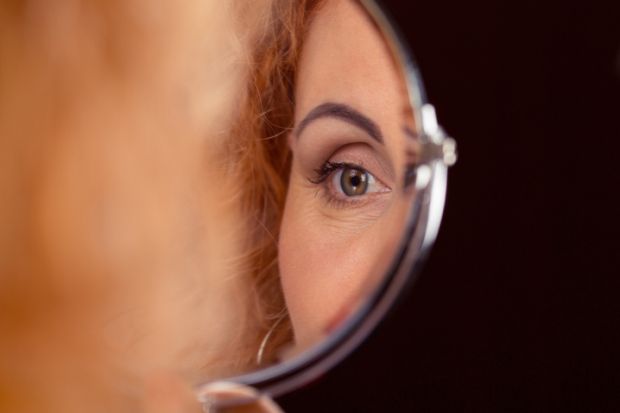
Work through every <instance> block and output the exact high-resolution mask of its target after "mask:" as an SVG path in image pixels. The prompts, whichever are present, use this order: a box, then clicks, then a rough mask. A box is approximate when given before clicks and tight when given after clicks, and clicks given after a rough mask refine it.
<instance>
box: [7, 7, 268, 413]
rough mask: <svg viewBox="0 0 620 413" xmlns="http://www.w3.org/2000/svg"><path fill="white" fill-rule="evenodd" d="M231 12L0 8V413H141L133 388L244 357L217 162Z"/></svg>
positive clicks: (236, 244)
mask: <svg viewBox="0 0 620 413" xmlns="http://www.w3.org/2000/svg"><path fill="white" fill-rule="evenodd" d="M240 3H241V2H240ZM243 3H244V4H243V5H241V4H236V3H235V2H222V1H216V0H203V1H182V2H165V1H163V0H161V1H160V0H156V1H151V0H148V1H147V0H130V1H126V0H112V1H110V0H105V1H104V0H99V1H96V0H93V1H88V2H84V1H79V0H59V1H55V2H48V1H44V0H31V1H27V0H22V1H19V0H13V1H11V0H3V1H2V2H1V3H0V199H1V200H2V202H1V203H0V228H2V231H0V337H1V339H0V411H3V412H16V411H18V412H22V411H23V412H31V411H32V412H34V411H63V412H84V411H89V412H98V411H101V412H104V411H105V412H110V411H114V412H123V411H132V412H134V411H141V409H143V402H142V398H143V397H142V396H143V391H144V389H143V382H144V380H145V379H146V378H147V377H149V376H151V375H156V374H158V373H159V372H166V373H172V374H178V375H179V376H180V377H182V378H183V379H184V380H186V381H187V382H194V381H195V380H197V379H198V378H208V377H210V376H215V375H221V374H226V375H228V374H231V373H234V372H236V371H237V370H239V369H240V368H241V367H242V366H243V365H245V364H246V363H247V362H248V361H247V360H245V359H243V358H242V357H239V356H238V355H239V354H248V355H249V354H252V355H253V354H254V352H253V350H251V349H254V348H255V347H254V346H255V338H254V337H255V336H256V332H254V331H252V329H251V328H240V327H239V326H246V325H252V323H250V322H249V320H250V317H253V316H252V315H251V314H253V313H254V312H253V310H252V308H251V307H252V302H253V301H252V299H249V298H251V297H252V294H253V293H252V291H251V289H250V288H248V285H249V284H250V283H249V282H248V280H247V277H248V271H247V269H245V268H243V266H242V262H243V259H241V257H242V255H241V254H240V253H241V246H242V244H243V242H242V240H241V238H240V234H241V229H242V226H243V224H242V220H241V219H240V216H239V211H238V209H236V208H235V206H236V205H237V204H236V199H235V197H236V196H237V193H238V191H237V190H236V189H237V188H235V185H236V180H235V176H234V175H232V176H231V174H230V173H227V169H226V168H227V166H226V164H225V162H221V159H223V157H222V154H223V153H224V152H225V145H223V143H224V142H225V141H226V137H227V136H228V134H229V133H230V132H231V128H230V125H231V123H232V121H233V116H234V110H235V107H236V105H237V104H238V100H239V99H241V98H242V95H243V90H242V89H243V86H244V83H245V81H246V76H247V73H246V72H247V70H248V69H247V64H245V62H247V61H248V60H249V59H248V51H247V47H246V45H247V44H248V43H249V41H250V40H251V38H252V36H254V35H255V34H254V31H255V29H256V27H258V26H259V23H260V20H261V19H262V16H264V15H265V13H266V12H265V10H264V9H265V3H267V2H266V1H258V2H254V1H252V2H243ZM240 28H243V31H241V30H240ZM254 301H256V300H254ZM233 327H234V328H233ZM223 355H228V356H229V357H223Z"/></svg>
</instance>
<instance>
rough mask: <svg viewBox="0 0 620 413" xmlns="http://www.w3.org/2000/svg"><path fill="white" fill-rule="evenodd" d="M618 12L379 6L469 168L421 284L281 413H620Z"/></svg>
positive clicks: (546, 5) (498, 4) (589, 5)
mask: <svg viewBox="0 0 620 413" xmlns="http://www.w3.org/2000/svg"><path fill="white" fill-rule="evenodd" d="M614 3H618V2H582V1H574V0H566V1H557V2H540V1H532V0H520V1H512V0H510V1H501V0H497V1H477V0H474V1H453V2H447V1H442V0H428V1H424V2H422V1H414V2H405V1H384V2H383V4H385V5H386V6H387V10H388V13H389V14H390V15H392V17H394V20H395V21H396V22H397V25H398V26H399V27H400V29H401V31H402V32H403V34H404V35H405V38H406V40H407V42H408V43H409V45H410V46H411V48H412V50H413V53H414V55H415V57H416V60H417V62H418V65H419V67H420V69H421V73H422V77H423V79H424V83H425V86H426V90H427V94H428V98H429V100H430V102H431V103H433V104H434V105H435V107H436V109H437V114H438V117H439V120H440V123H441V124H442V125H443V126H444V128H445V129H446V130H447V131H448V132H449V133H450V134H451V135H452V136H454V137H455V138H456V139H457V141H458V145H459V156H460V158H459V161H458V163H457V165H456V166H455V167H453V168H452V169H451V171H450V176H449V191H448V198H447V205H446V211H445V215H444V221H443V223H442V229H441V231H440V233H439V237H438V240H437V242H436V244H435V247H434V249H433V251H432V253H431V255H430V258H429V260H428V262H427V264H426V266H425V268H424V270H423V273H422V275H421V277H420V279H419V281H418V282H417V284H416V285H415V288H414V289H413V290H412V291H411V293H410V294H409V296H408V297H407V299H406V300H405V302H404V303H402V304H401V305H400V306H399V307H398V308H397V309H396V310H395V311H394V312H393V313H392V314H391V315H390V317H389V318H388V319H387V320H385V322H384V323H383V324H382V325H381V326H380V327H379V329H378V330H377V331H375V332H374V333H373V335H372V336H371V338H370V339H369V340H368V341H367V342H366V343H365V344H363V345H362V347H360V348H359V349H358V350H357V351H356V352H355V353H354V354H353V355H351V356H350V357H349V358H348V359H347V360H345V361H344V362H343V363H342V364H341V365H339V366H338V367H337V368H336V369H334V370H333V371H332V372H330V373H329V374H328V375H327V376H326V377H324V378H323V379H321V380H319V381H318V382H316V383H313V384H311V385H309V386H306V387H305V388H303V389H300V390H299V391H297V392H295V393H293V394H290V395H287V396H285V397H282V398H280V399H279V400H278V402H279V403H280V404H281V405H282V407H283V408H284V409H285V411H287V412H292V413H295V412H311V411H312V412H331V411H334V412H338V411H344V412H348V411H353V412H357V411H370V412H401V411H402V412H405V411H413V412H548V411H564V412H566V411H569V412H573V411H574V412H602V411H616V412H620V362H619V358H620V317H619V316H620V312H619V308H620V306H619V305H618V302H619V301H620V269H619V267H618V261H619V260H618V256H619V255H620V241H619V238H620V230H619V225H618V222H619V219H618V213H619V212H620V208H619V207H618V204H617V202H616V201H615V198H617V197H618V196H619V194H620V179H619V178H618V177H619V174H618V173H617V170H618V168H620V154H619V152H617V147H618V146H619V145H617V144H616V143H617V141H618V140H619V139H620V126H619V124H620V13H619V12H618V6H617V5H615V4H614ZM352 47H353V46H352Z"/></svg>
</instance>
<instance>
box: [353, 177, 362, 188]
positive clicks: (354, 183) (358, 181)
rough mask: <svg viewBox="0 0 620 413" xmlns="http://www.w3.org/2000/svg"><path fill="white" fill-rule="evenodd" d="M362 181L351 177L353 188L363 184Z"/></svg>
mask: <svg viewBox="0 0 620 413" xmlns="http://www.w3.org/2000/svg"><path fill="white" fill-rule="evenodd" d="M360 181H361V179H360V177H359V176H352V177H351V185H353V186H358V185H359V184H360V183H361V182H360Z"/></svg>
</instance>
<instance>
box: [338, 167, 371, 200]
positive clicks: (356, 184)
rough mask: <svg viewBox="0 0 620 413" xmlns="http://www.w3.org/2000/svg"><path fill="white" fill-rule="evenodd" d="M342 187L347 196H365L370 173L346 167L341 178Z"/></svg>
mask: <svg viewBox="0 0 620 413" xmlns="http://www.w3.org/2000/svg"><path fill="white" fill-rule="evenodd" d="M340 187H341V188H342V192H344V194H345V195H347V196H359V195H364V194H365V193H366V191H367V190H368V172H366V171H364V170H361V169H357V168H353V167H350V166H345V167H344V168H343V169H342V175H341V176H340Z"/></svg>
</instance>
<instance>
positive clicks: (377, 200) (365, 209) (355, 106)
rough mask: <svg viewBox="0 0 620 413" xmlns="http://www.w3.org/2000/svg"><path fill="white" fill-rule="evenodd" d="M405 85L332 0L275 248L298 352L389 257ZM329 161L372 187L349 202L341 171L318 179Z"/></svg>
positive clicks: (301, 89) (299, 112) (302, 110)
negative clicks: (355, 169)
mask: <svg viewBox="0 0 620 413" xmlns="http://www.w3.org/2000/svg"><path fill="white" fill-rule="evenodd" d="M403 85H404V84H403V82H402V80H401V77H400V74H399V72H398V71H397V70H396V69H395V67H394V64H393V60H392V59H391V56H390V54H389V51H388V49H387V47H386V44H385V43H384V41H383V39H382V38H381V37H380V36H379V34H378V32H377V31H376V30H375V28H374V27H373V26H372V24H371V23H370V21H369V20H368V18H367V16H366V15H365V14H364V13H363V11H362V10H361V9H360V8H359V6H357V5H355V4H354V3H353V2H349V1H336V0H334V1H328V2H327V3H326V4H325V5H324V6H323V7H322V8H321V9H320V10H319V11H318V13H317V15H316V16H315V19H314V20H313V21H312V23H311V26H310V28H309V32H308V35H307V38H306V43H305V44H304V50H303V52H302V56H301V59H300V63H299V73H298V78H297V84H296V110H295V129H294V130H293V132H292V133H291V134H290V136H289V145H290V149H291V151H292V153H293V163H292V168H291V175H290V184H289V185H290V186H289V191H288V195H287V200H286V205H285V210H284V216H283V221H282V229H281V237H280V241H279V253H280V256H279V265H280V272H281V278H282V287H283V291H284V296H285V299H286V303H287V306H288V310H289V314H290V317H291V321H292V324H293V329H294V332H295V339H296V342H297V344H298V345H299V346H302V347H303V346H304V345H309V344H312V343H314V342H316V341H317V340H319V339H320V338H322V337H324V336H325V334H327V333H328V332H329V331H330V330H332V329H333V328H335V326H337V325H338V324H339V323H340V322H341V321H342V320H343V319H345V318H346V315H348V314H350V312H351V311H353V309H354V308H355V305H356V304H357V303H359V300H360V299H361V298H363V297H364V296H365V293H366V292H367V291H368V290H369V289H370V288H372V287H373V286H374V285H375V284H376V282H377V280H378V279H380V277H381V275H382V274H383V273H384V271H385V268H386V266H387V264H388V263H389V261H390V259H391V258H392V254H393V251H394V247H395V246H396V243H397V242H398V239H399V235H400V232H401V228H402V225H403V222H404V218H405V213H406V211H407V206H408V205H409V203H408V202H406V200H405V199H404V197H403V196H402V190H401V189H402V188H400V189H399V182H401V180H400V179H401V178H402V169H403V168H401V166H402V165H403V164H404V162H405V155H404V153H405V150H404V136H403V127H405V126H411V121H407V120H406V119H407V117H406V116H404V115H403V114H404V113H406V111H404V110H403V108H404V107H408V106H407V99H406V95H405V94H404V87H403ZM337 105H345V107H342V106H337ZM359 115H361V116H364V117H366V118H367V119H369V120H370V121H371V123H372V124H374V127H375V129H374V130H373V129H372V128H369V127H368V123H367V122H366V123H364V122H365V121H363V122H360V119H359ZM409 119H410V117H409ZM376 132H378V133H379V134H380V135H381V136H380V138H381V139H377V138H378V137H377V136H376V135H377V133H376ZM380 140H382V142H379V141H380ZM326 162H331V163H332V165H333V164H343V163H344V164H354V165H357V166H359V167H360V170H365V171H367V172H368V173H369V174H371V175H372V177H371V179H372V181H374V182H373V183H372V184H371V185H369V187H368V188H367V189H366V192H365V193H364V194H362V195H357V196H348V195H347V194H346V193H345V192H344V191H343V187H342V184H341V179H340V177H341V176H342V173H343V169H342V167H341V168H340V169H332V170H331V171H329V174H328V176H327V177H325V176H324V175H325V174H323V176H322V178H324V179H323V180H322V181H320V179H319V178H321V174H320V173H318V172H317V170H318V171H320V170H321V168H322V167H323V166H324V165H325V163H326ZM319 181H320V182H319Z"/></svg>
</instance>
